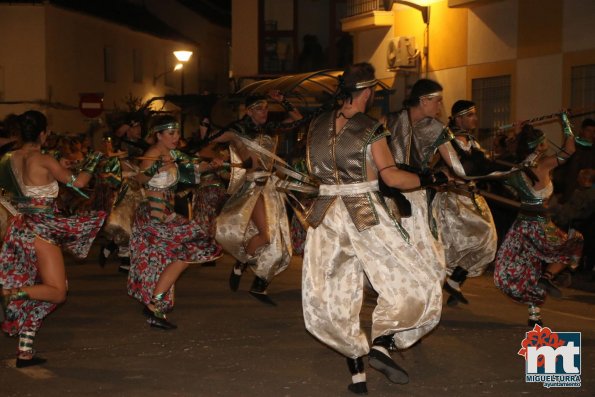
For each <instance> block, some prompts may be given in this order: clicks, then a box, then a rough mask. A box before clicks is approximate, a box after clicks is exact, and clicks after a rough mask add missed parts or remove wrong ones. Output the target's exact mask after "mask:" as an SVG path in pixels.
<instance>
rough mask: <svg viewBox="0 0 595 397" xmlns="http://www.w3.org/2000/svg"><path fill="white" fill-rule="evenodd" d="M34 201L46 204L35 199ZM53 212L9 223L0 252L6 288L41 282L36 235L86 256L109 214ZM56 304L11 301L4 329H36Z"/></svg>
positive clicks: (0, 277)
mask: <svg viewBox="0 0 595 397" xmlns="http://www.w3.org/2000/svg"><path fill="white" fill-rule="evenodd" d="M32 202H33V203H34V204H35V203H37V204H47V202H45V201H44V200H35V199H33V200H32ZM54 211H55V208H54V210H52V213H34V214H22V213H20V214H18V215H17V216H15V217H13V218H12V219H11V221H10V223H9V225H8V230H7V233H6V236H5V238H4V243H3V245H2V250H1V251H0V284H2V287H3V288H7V289H10V288H20V287H25V286H31V285H34V284H39V283H40V282H41V280H40V278H39V274H38V268H37V253H36V252H35V246H34V242H35V238H36V237H39V238H41V239H43V240H45V241H47V242H49V243H51V244H54V245H59V246H61V247H62V248H63V249H65V250H66V251H69V252H70V253H72V254H73V255H74V256H76V257H77V258H84V257H86V256H87V254H88V253H89V249H90V248H91V245H92V244H93V241H94V240H95V237H96V236H97V233H98V232H99V229H100V228H101V226H102V224H103V222H104V220H105V217H106V213H105V212H102V211H98V212H96V213H93V214H88V215H86V216H76V215H75V216H70V217H61V216H58V215H54V213H53V212H54ZM55 308H56V305H55V304H53V303H49V302H43V301H38V300H17V301H12V302H10V304H9V305H8V306H7V307H6V319H5V321H4V322H3V323H2V330H3V331H4V332H6V333H8V334H9V335H15V334H18V333H20V332H21V331H37V330H38V329H39V327H40V326H41V323H42V321H43V319H44V318H45V317H46V316H47V315H48V314H50V313H51V312H52V311H53V310H54V309H55Z"/></svg>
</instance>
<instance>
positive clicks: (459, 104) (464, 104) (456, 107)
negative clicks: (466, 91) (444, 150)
mask: <svg viewBox="0 0 595 397" xmlns="http://www.w3.org/2000/svg"><path fill="white" fill-rule="evenodd" d="M473 106H475V102H473V101H468V100H466V99H459V100H458V101H456V102H455V103H454V104H453V105H452V108H450V117H449V118H448V126H449V127H450V128H455V127H456V126H457V122H456V118H457V116H456V114H457V113H459V112H461V111H463V110H465V109H469V108H470V107H473Z"/></svg>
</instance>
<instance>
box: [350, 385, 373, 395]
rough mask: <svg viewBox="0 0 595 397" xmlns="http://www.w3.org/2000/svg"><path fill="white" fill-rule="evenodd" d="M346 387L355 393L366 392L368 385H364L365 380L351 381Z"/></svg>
mask: <svg viewBox="0 0 595 397" xmlns="http://www.w3.org/2000/svg"><path fill="white" fill-rule="evenodd" d="M347 389H348V390H349V391H350V392H352V393H355V394H362V395H363V394H368V386H367V385H366V382H357V383H352V384H350V385H349V386H347Z"/></svg>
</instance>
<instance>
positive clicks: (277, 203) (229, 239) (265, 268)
mask: <svg viewBox="0 0 595 397" xmlns="http://www.w3.org/2000/svg"><path fill="white" fill-rule="evenodd" d="M268 95H269V97H270V98H271V99H273V100H275V101H277V102H279V103H281V104H282V105H283V107H284V108H285V110H287V111H288V113H289V118H290V120H293V121H296V120H299V119H301V117H302V116H301V114H300V112H299V111H298V110H297V109H296V108H294V107H293V106H292V105H291V103H289V101H287V100H286V99H285V98H284V96H283V95H282V94H281V93H279V92H278V91H272V92H270V93H269V94H268ZM245 105H246V115H245V116H244V117H243V118H242V119H241V120H239V121H238V122H236V123H235V124H233V125H232V126H231V127H230V128H229V129H228V131H224V132H223V134H222V135H221V136H220V137H219V138H217V139H216V140H215V142H230V143H231V149H233V150H236V151H237V153H238V155H239V157H240V158H241V159H242V160H243V161H247V160H249V159H251V163H252V166H251V167H250V168H249V169H248V170H247V172H246V175H245V181H244V182H243V183H242V184H241V185H239V188H238V190H237V191H235V192H231V193H232V196H231V198H230V199H229V200H228V201H227V203H226V204H225V206H224V207H223V209H222V211H221V214H220V215H219V216H218V218H217V234H216V239H217V242H219V244H221V245H222V246H223V248H224V249H225V250H226V251H227V252H229V253H230V254H231V255H232V256H233V257H234V258H236V259H237V262H236V264H235V265H234V267H233V269H232V272H231V275H230V278H229V286H230V288H231V290H232V291H236V290H237V289H238V287H239V284H240V278H241V276H242V273H243V272H244V270H245V268H246V266H247V265H250V267H251V268H252V270H253V272H254V274H255V278H254V281H253V283H252V286H251V288H250V294H251V295H252V296H254V297H256V298H257V299H259V300H260V301H262V302H264V303H267V304H273V305H274V304H275V303H274V301H273V300H271V299H270V298H269V297H268V295H267V287H268V285H269V283H270V282H271V280H272V279H273V277H275V276H276V275H277V274H279V273H281V272H282V271H283V270H285V269H286V268H287V266H288V265H289V262H290V260H291V256H292V247H291V236H290V231H289V222H288V219H287V211H286V209H285V201H284V200H285V199H284V193H282V192H279V191H277V189H276V183H277V181H278V180H279V178H278V177H277V176H276V175H275V174H274V171H273V163H274V157H276V156H275V149H276V146H277V138H278V136H277V135H275V134H276V133H278V132H279V129H280V128H282V125H280V124H279V123H270V122H267V118H268V101H267V99H266V98H265V97H263V96H259V95H254V96H249V97H248V98H246V102H245ZM232 183H233V182H232Z"/></svg>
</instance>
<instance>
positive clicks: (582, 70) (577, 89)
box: [570, 65, 595, 109]
mask: <svg viewBox="0 0 595 397" xmlns="http://www.w3.org/2000/svg"><path fill="white" fill-rule="evenodd" d="M570 92H571V94H570V95H571V96H570V108H571V109H584V108H586V107H592V106H593V104H594V103H595V65H581V66H575V67H573V68H572V70H571V81H570Z"/></svg>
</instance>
